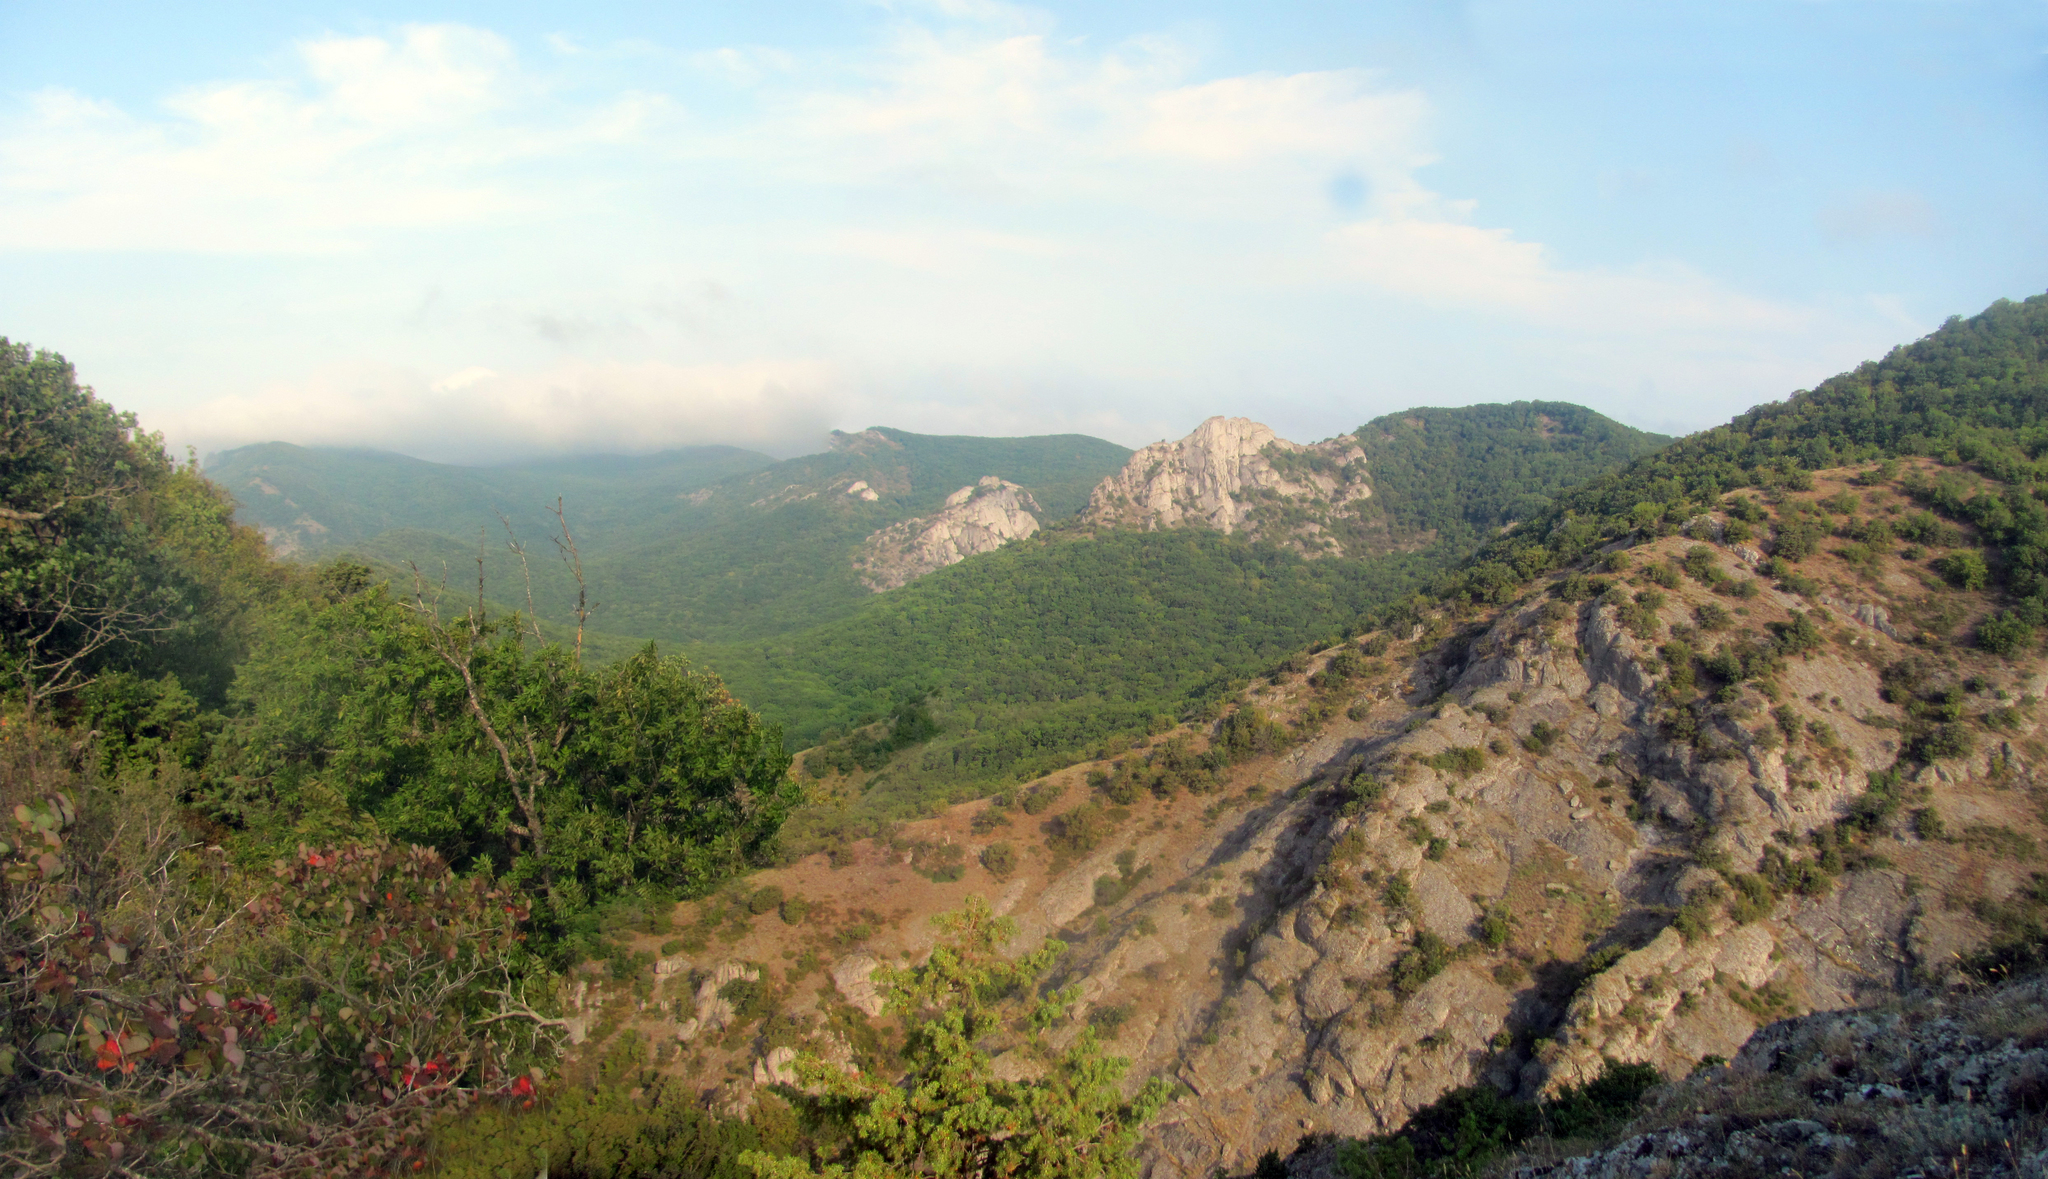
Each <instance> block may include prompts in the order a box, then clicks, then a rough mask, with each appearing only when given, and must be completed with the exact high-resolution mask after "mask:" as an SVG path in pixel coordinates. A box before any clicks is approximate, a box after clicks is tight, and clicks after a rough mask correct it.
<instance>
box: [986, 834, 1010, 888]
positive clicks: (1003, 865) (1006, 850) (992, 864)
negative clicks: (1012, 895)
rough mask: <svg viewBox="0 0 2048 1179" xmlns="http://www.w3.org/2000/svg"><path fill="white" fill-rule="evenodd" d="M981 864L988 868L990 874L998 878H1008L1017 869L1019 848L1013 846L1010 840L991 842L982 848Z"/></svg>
mask: <svg viewBox="0 0 2048 1179" xmlns="http://www.w3.org/2000/svg"><path fill="white" fill-rule="evenodd" d="M981 866H982V867H984V868H986V869H988V874H989V875H990V876H993V877H995V878H996V879H997V880H1003V879H1007V878H1008V877H1009V875H1010V873H1012V872H1015V871H1016V870H1017V849H1016V848H1014V847H1011V846H1010V844H1009V843H1008V841H1002V842H997V843H991V844H989V845H988V846H987V847H985V848H983V849H982V852H981Z"/></svg>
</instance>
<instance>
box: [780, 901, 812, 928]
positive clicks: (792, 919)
mask: <svg viewBox="0 0 2048 1179" xmlns="http://www.w3.org/2000/svg"><path fill="white" fill-rule="evenodd" d="M776 912H777V914H778V915H779V916H780V917H781V918H782V923H783V924H784V925H802V924H803V923H804V918H806V917H809V916H810V915H811V902H809V901H807V900H805V899H804V898H802V897H790V898H788V899H787V900H785V901H783V902H782V904H781V906H780V907H779V908H778V909H777V910H776Z"/></svg>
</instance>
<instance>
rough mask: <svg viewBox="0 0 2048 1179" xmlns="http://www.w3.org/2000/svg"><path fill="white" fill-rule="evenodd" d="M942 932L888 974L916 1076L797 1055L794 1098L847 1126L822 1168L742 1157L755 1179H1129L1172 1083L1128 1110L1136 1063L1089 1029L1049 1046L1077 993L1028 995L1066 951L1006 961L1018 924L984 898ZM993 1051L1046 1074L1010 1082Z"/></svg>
mask: <svg viewBox="0 0 2048 1179" xmlns="http://www.w3.org/2000/svg"><path fill="white" fill-rule="evenodd" d="M937 925H938V928H939V930H940V931H941V934H942V935H943V937H944V940H943V941H942V942H941V943H940V944H939V946H938V947H937V948H936V949H934V950H933V951H932V955H931V957H930V959H928V960H927V961H926V962H925V963H924V964H923V965H921V966H917V967H913V968H911V969H909V970H903V971H889V972H885V973H884V974H883V976H882V981H883V983H884V985H886V986H887V987H888V988H889V989H890V991H891V996H890V999H889V1008H890V1010H891V1011H893V1012H895V1013H896V1014H898V1015H901V1016H902V1017H903V1020H904V1023H905V1031H906V1033H907V1034H906V1044H905V1049H904V1057H905V1059H906V1060H907V1061H908V1062H909V1065H910V1069H909V1073H908V1075H907V1076H905V1077H904V1078H903V1079H902V1080H901V1081H900V1082H891V1081H890V1080H888V1079H886V1078H882V1077H877V1076H873V1075H870V1074H861V1073H849V1072H846V1071H844V1070H842V1069H840V1068H837V1067H834V1066H832V1065H829V1064H825V1063H822V1062H820V1061H818V1060H817V1059H815V1058H812V1057H808V1056H806V1057H801V1058H799V1059H798V1061H797V1076H798V1077H799V1079H800V1080H801V1081H802V1083H803V1085H804V1086H805V1088H807V1089H809V1090H810V1091H811V1092H813V1093H815V1094H816V1096H813V1097H802V1096H796V1100H799V1101H803V1102H807V1103H808V1104H810V1105H812V1106H813V1107H814V1108H815V1109H816V1110H817V1112H818V1113H819V1114H820V1115H822V1116H824V1117H825V1118H827V1119H829V1120H833V1121H837V1122H839V1123H841V1124H842V1125H843V1126H844V1127H845V1129H846V1131H847V1136H846V1139H845V1142H844V1144H843V1146H842V1147H841V1148H840V1149H839V1150H838V1151H837V1152H836V1155H835V1157H831V1158H825V1159H819V1160H817V1161H816V1162H813V1161H812V1160H808V1159H802V1158H785V1157H780V1156H777V1155H772V1154H768V1153H765V1152H763V1151H748V1152H747V1153H745V1154H742V1155H741V1156H740V1163H741V1165H743V1166H745V1167H747V1168H748V1169H749V1170H751V1171H753V1172H754V1174H755V1175H757V1176H759V1179H812V1177H813V1176H823V1177H824V1179H894V1177H896V1176H911V1175H917V1176H932V1177H934V1179H994V1177H997V1176H1031V1177H1033V1179H1134V1177H1135V1176H1136V1175H1137V1173H1138V1162H1137V1159H1136V1158H1135V1157H1134V1156H1133V1151H1134V1150H1135V1149H1136V1147H1137V1145H1138V1140H1139V1131H1140V1129H1141V1128H1142V1127H1143V1126H1144V1125H1145V1123H1146V1122H1148V1121H1150V1120H1151V1119H1152V1117H1153V1116H1154V1115H1155V1114H1157V1113H1158V1112H1159V1109H1160V1107H1161V1106H1163V1105H1164V1104H1165V1103H1166V1099H1167V1096H1168V1088H1167V1085H1166V1083H1165V1082H1164V1081H1162V1080H1160V1079H1158V1078H1156V1077H1155V1078H1153V1079H1151V1080H1149V1081H1147V1082H1145V1085H1144V1087H1143V1088H1142V1089H1140V1090H1139V1091H1138V1094H1137V1095H1136V1096H1135V1097H1133V1098H1131V1099H1130V1100H1128V1101H1126V1100H1125V1099H1124V1098H1123V1095H1122V1092H1121V1090H1120V1089H1119V1088H1118V1082H1119V1081H1120V1080H1121V1079H1122V1078H1123V1075H1124V1073H1125V1072H1126V1071H1127V1070H1128V1069H1129V1068H1130V1062H1129V1061H1128V1060H1124V1059H1122V1058H1119V1057H1109V1056H1104V1055H1103V1054H1102V1052H1101V1047H1100V1042H1099V1041H1098V1039H1097V1037H1096V1034H1095V1030H1094V1029H1093V1028H1092V1027H1087V1028H1083V1029H1082V1030H1081V1034H1080V1035H1079V1036H1077V1037H1076V1038H1075V1039H1074V1041H1073V1043H1072V1045H1071V1046H1069V1047H1068V1048H1067V1049H1066V1050H1065V1051H1056V1050H1054V1049H1053V1048H1051V1046H1050V1045H1048V1044H1047V1043H1046V1042H1045V1041H1044V1039H1043V1037H1042V1032H1043V1029H1044V1028H1046V1027H1047V1026H1048V1025H1049V1024H1051V1023H1052V1022H1053V1021H1054V1020H1056V1019H1058V1018H1059V1017H1060V1016H1061V1015H1062V1014H1064V1013H1065V1011H1066V1009H1067V1008H1068V1007H1069V1006H1070V1005H1071V1004H1072V1003H1073V1001H1074V998H1075V996H1074V994H1073V992H1072V991H1058V992H1054V993H1052V994H1050V995H1047V996H1045V997H1043V998H1034V996H1033V988H1034V987H1035V985H1036V984H1037V981H1038V979H1039V978H1040V976H1042V975H1043V974H1044V973H1045V971H1046V970H1047V969H1049V968H1050V967H1051V966H1052V964H1053V961H1054V960H1055V959H1056V958H1058V957H1059V955H1060V953H1061V952H1062V951H1063V950H1065V949H1066V947H1065V946H1064V945H1062V944H1061V943H1059V942H1057V941H1047V942H1046V943H1045V944H1044V945H1043V946H1041V947H1040V948H1039V949H1038V950H1036V951H1034V952H1032V953H1029V954H1025V955H1023V956H1021V957H1019V958H1016V959H1014V960H1007V959H1005V958H1004V957H1003V956H1002V954H1001V953H1000V951H1001V948H1002V946H1003V945H1004V944H1005V943H1006V942H1008V941H1009V940H1010V939H1011V937H1013V936H1014V935H1015V933H1016V923H1015V922H1014V921H1012V920H1010V919H1009V918H1006V917H997V916H996V915H995V914H994V912H993V911H992V910H990V908H989V906H988V902H987V901H984V900H982V899H981V898H980V897H970V898H968V901H967V905H966V907H965V908H963V909H961V910H960V911H959V912H957V913H949V914H945V915H944V916H941V917H939V918H938V919H937ZM992 1047H994V1048H1004V1047H1007V1048H1010V1049H1011V1050H1013V1051H1018V1052H1023V1053H1026V1054H1029V1055H1032V1056H1035V1057H1037V1058H1038V1059H1039V1060H1040V1061H1041V1062H1042V1063H1043V1066H1044V1067H1043V1071H1042V1072H1041V1074H1040V1075H1039V1076H1037V1077H1036V1078H1033V1079H1027V1080H1004V1079H1003V1078H1001V1077H999V1076H997V1075H996V1070H995V1068H994V1067H993V1058H992V1055H991V1052H990V1048H992Z"/></svg>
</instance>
